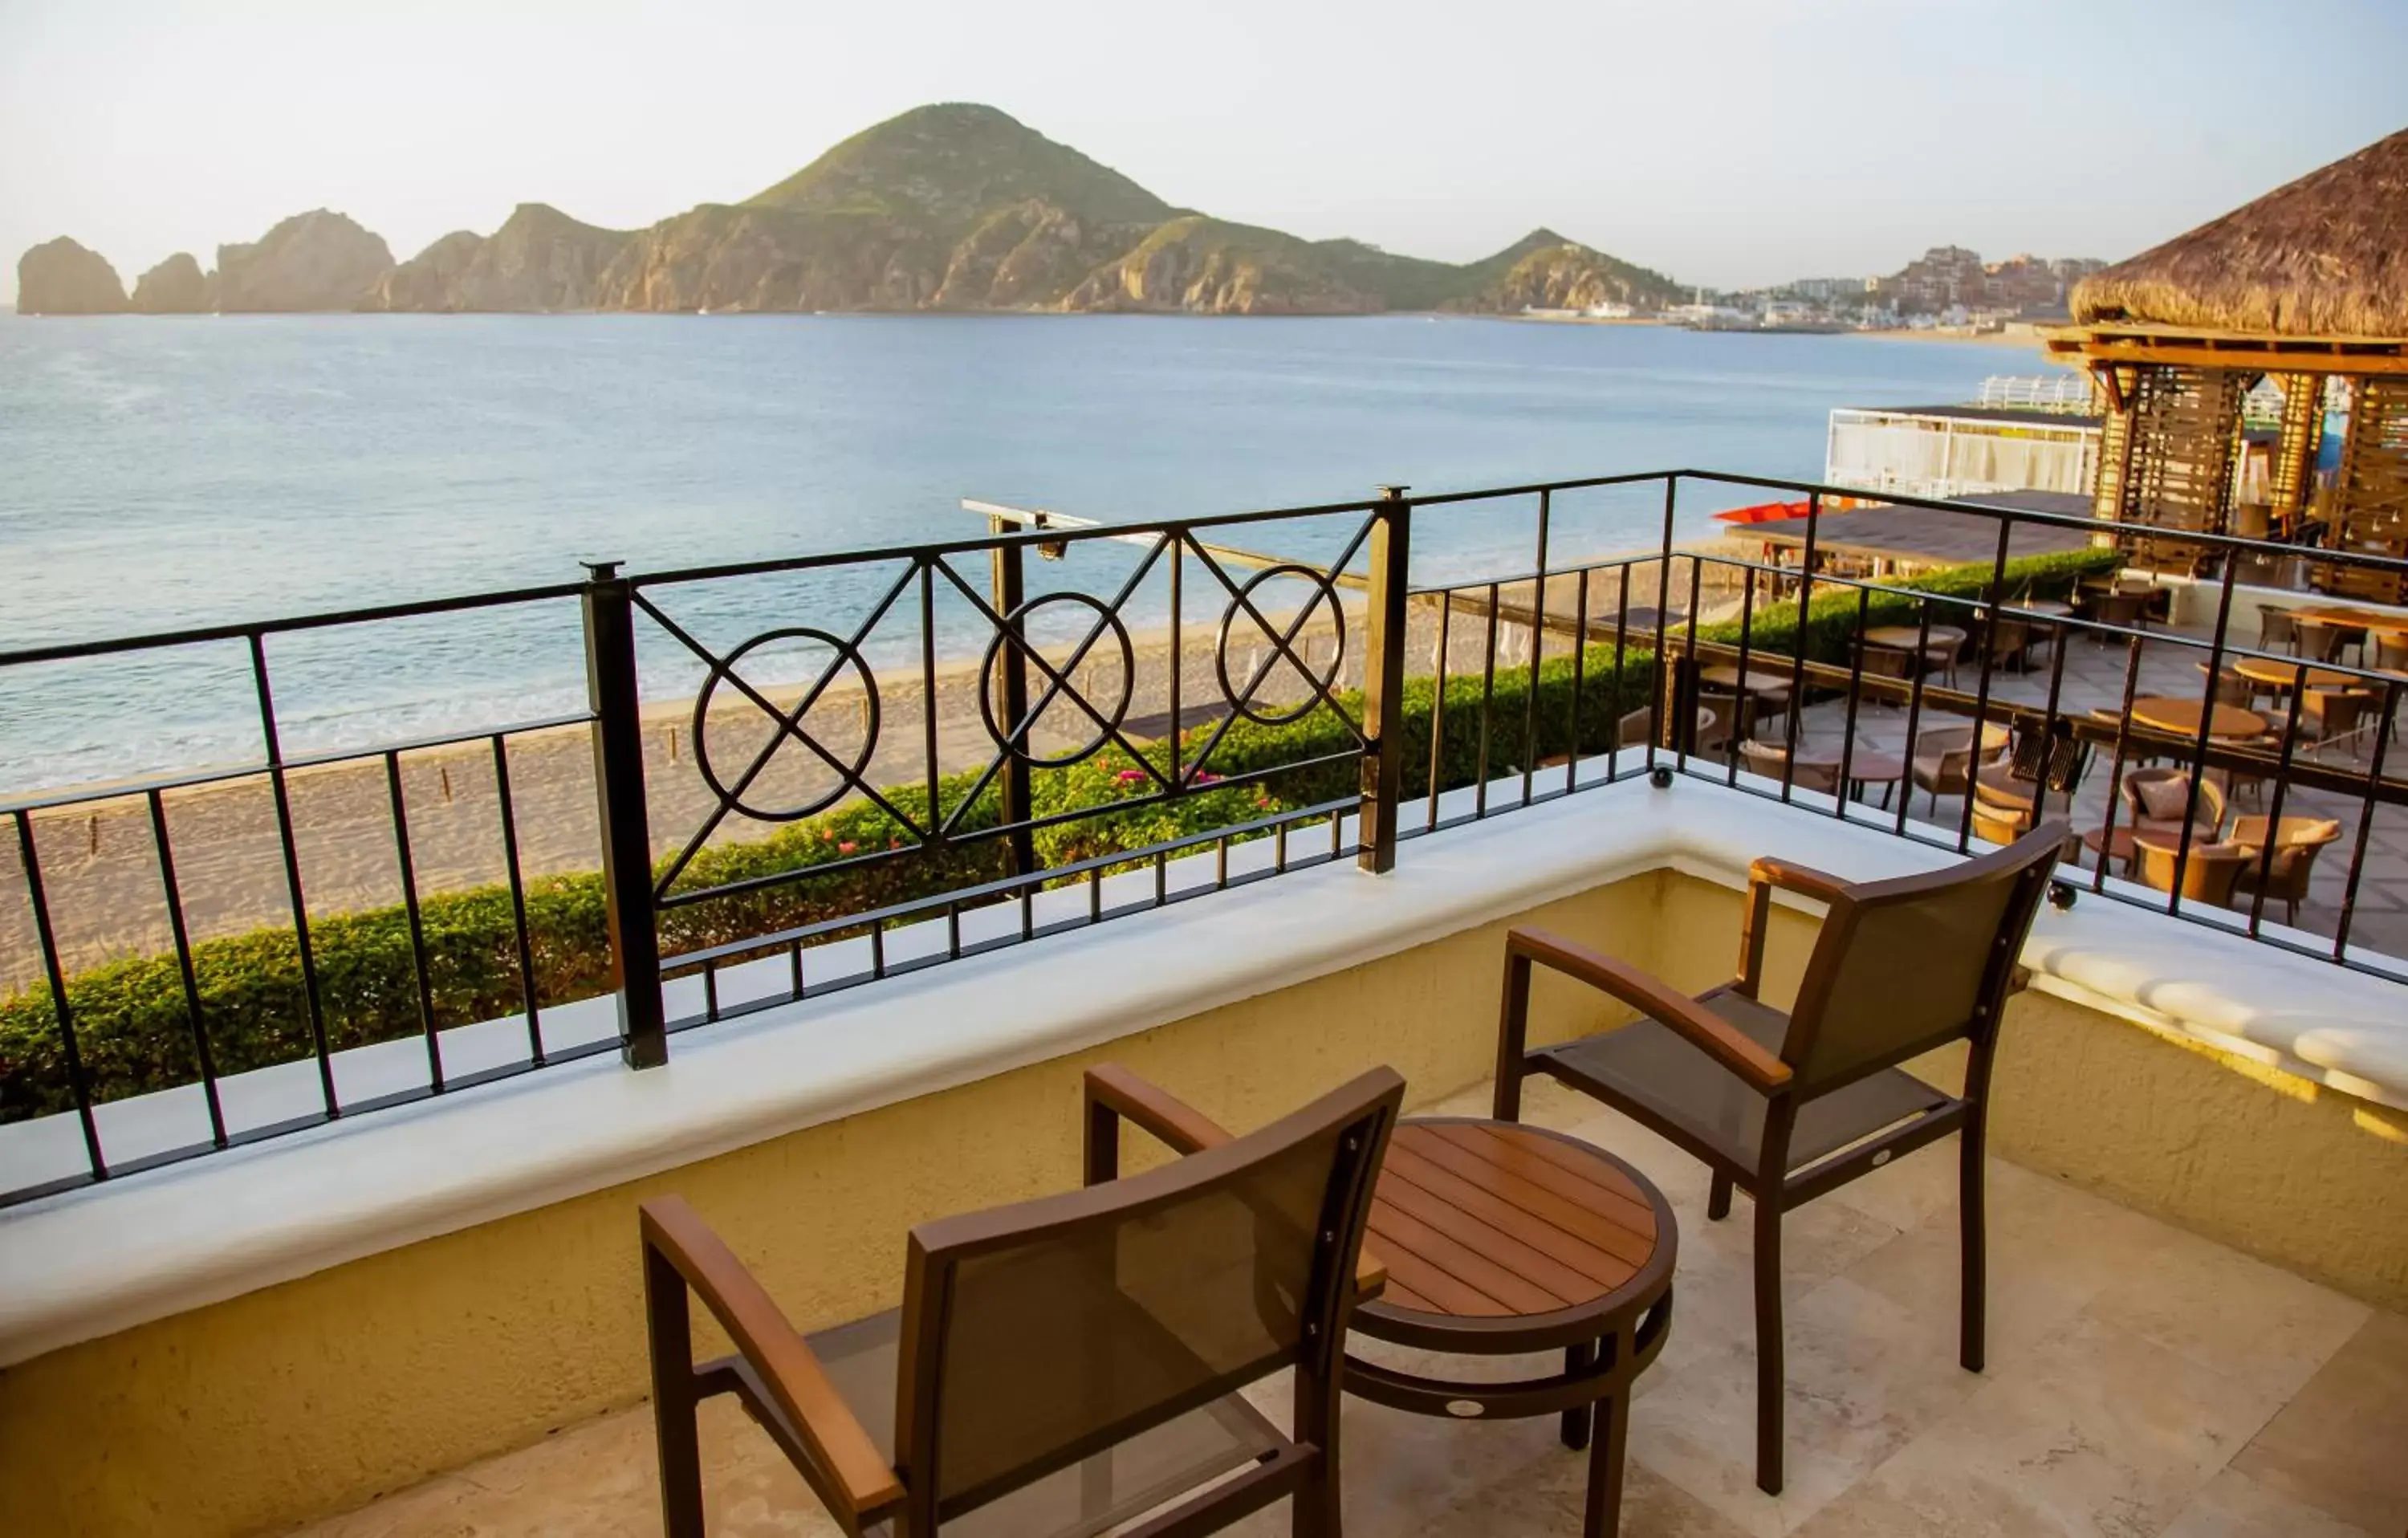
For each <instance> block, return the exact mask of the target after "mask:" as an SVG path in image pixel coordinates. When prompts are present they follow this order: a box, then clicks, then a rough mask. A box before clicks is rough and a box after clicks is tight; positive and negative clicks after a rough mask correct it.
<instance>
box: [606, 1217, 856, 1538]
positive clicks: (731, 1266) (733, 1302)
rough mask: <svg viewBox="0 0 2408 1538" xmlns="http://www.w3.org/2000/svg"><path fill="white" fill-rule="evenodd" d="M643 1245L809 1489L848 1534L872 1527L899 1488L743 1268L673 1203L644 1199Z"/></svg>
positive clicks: (798, 1337)
mask: <svg viewBox="0 0 2408 1538" xmlns="http://www.w3.org/2000/svg"><path fill="white" fill-rule="evenodd" d="M639 1211H640V1213H641V1215H642V1223H643V1232H644V1243H645V1245H646V1246H647V1247H649V1248H650V1249H652V1251H654V1252H655V1253H657V1254H658V1255H660V1256H661V1257H662V1258H664V1259H666V1260H667V1261H668V1262H669V1264H671V1265H672V1266H675V1267H676V1268H677V1272H678V1274H679V1275H680V1276H682V1277H683V1278H685V1285H686V1286H689V1287H691V1288H692V1289H693V1290H694V1294H695V1297H697V1298H700V1299H701V1300H702V1301H703V1306H704V1307H706V1308H708V1309H710V1313H711V1316H712V1317H713V1318H715V1319H717V1320H718V1321H719V1323H720V1326H721V1328H723V1329H724V1330H726V1331H727V1335H728V1338H729V1339H730V1340H732V1341H734V1342H735V1343H736V1350H737V1353H738V1356H739V1357H740V1358H742V1359H743V1361H744V1362H745V1363H746V1364H747V1365H749V1366H750V1367H751V1368H752V1369H753V1373H755V1374H756V1375H757V1376H758V1378H759V1380H760V1384H761V1387H762V1388H763V1389H765V1390H766V1391H767V1395H768V1398H769V1401H770V1404H771V1406H772V1407H773V1408H774V1409H776V1410H777V1411H778V1412H779V1413H780V1415H781V1416H783V1417H784V1418H785V1420H786V1422H787V1423H788V1424H789V1425H790V1426H791V1427H792V1428H793V1429H794V1431H795V1434H796V1438H797V1440H798V1441H799V1442H800V1443H801V1444H802V1450H803V1451H804V1452H805V1453H807V1454H808V1455H809V1456H810V1459H811V1462H812V1463H813V1464H814V1465H815V1466H816V1467H815V1468H814V1469H812V1470H810V1471H809V1472H810V1473H816V1474H818V1475H819V1476H820V1477H819V1478H817V1479H814V1480H812V1481H811V1484H812V1486H813V1488H816V1489H818V1490H819V1493H820V1494H821V1496H822V1497H823V1498H824V1499H826V1500H828V1501H829V1502H831V1504H838V1505H841V1506H842V1507H844V1508H845V1509H844V1510H841V1511H839V1512H838V1513H837V1514H836V1515H838V1516H839V1517H842V1518H844V1519H846V1526H847V1528H848V1529H849V1530H853V1531H857V1530H858V1529H859V1528H860V1527H861V1526H862V1525H863V1524H864V1523H867V1522H872V1521H875V1520H877V1519H878V1518H879V1517H880V1516H882V1515H884V1514H885V1512H886V1511H887V1510H888V1509H889V1508H891V1507H893V1506H896V1505H897V1504H899V1503H900V1502H902V1500H903V1485H902V1481H901V1480H899V1479H897V1478H896V1474H895V1471H894V1470H893V1469H891V1468H889V1467H888V1466H887V1463H886V1459H883V1458H882V1457H880V1456H879V1452H878V1445H877V1444H876V1443H875V1442H873V1441H871V1440H870V1435H869V1432H868V1430H867V1429H865V1428H864V1427H863V1426H862V1424H861V1421H860V1419H859V1417H858V1416H854V1415H853V1407H852V1406H851V1405H849V1404H847V1403H846V1402H845V1401H844V1396H843V1395H841V1394H839V1393H838V1392H837V1389H836V1385H835V1384H833V1383H831V1382H829V1381H828V1375H827V1372H826V1370H825V1369H824V1368H823V1367H822V1366H821V1365H820V1361H819V1358H817V1357H815V1356H813V1355H812V1354H811V1348H810V1344H808V1343H806V1342H805V1341H804V1339H803V1337H802V1336H801V1335H800V1334H799V1333H797V1332H796V1330H795V1327H794V1326H793V1325H792V1324H789V1323H788V1322H787V1320H786V1315H785V1314H784V1312H783V1311H782V1310H781V1309H780V1308H779V1307H778V1305H777V1303H776V1301H774V1300H772V1299H771V1298H770V1296H769V1295H768V1293H767V1292H766V1291H764V1290H763V1289H762V1286H761V1284H760V1283H759V1282H757V1281H755V1280H754V1279H753V1273H752V1272H749V1271H747V1270H746V1269H745V1268H744V1263H743V1262H742V1261H741V1260H738V1259H737V1258H736V1255H735V1253H734V1252H733V1251H731V1250H730V1249H728V1247H727V1246H726V1244H724V1243H722V1242H721V1240H720V1238H719V1235H717V1234H716V1233H713V1232H712V1231H711V1229H710V1225H708V1224H706V1223H705V1222H703V1220H702V1219H701V1217H700V1216H699V1215H696V1214H695V1210H694V1209H693V1208H692V1207H689V1206H687V1205H686V1204H685V1201H684V1200H683V1199H682V1198H680V1197H674V1196H667V1197H659V1198H656V1199H654V1200H651V1201H647V1202H644V1203H643V1204H642V1206H641V1208H640V1209H639Z"/></svg>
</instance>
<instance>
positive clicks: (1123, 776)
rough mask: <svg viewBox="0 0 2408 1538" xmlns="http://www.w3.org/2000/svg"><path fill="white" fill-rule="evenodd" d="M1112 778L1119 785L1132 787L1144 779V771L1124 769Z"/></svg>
mask: <svg viewBox="0 0 2408 1538" xmlns="http://www.w3.org/2000/svg"><path fill="white" fill-rule="evenodd" d="M1112 778H1113V780H1115V781H1117V782H1118V783H1121V784H1124V785H1132V784H1136V783H1139V782H1140V781H1141V780H1143V779H1144V778H1145V770H1143V769H1123V770H1121V771H1120V772H1119V773H1118V774H1115V775H1113V776H1112Z"/></svg>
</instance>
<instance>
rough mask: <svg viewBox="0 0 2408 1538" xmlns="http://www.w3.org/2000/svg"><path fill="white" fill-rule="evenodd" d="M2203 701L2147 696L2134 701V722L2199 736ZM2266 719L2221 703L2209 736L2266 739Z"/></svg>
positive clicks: (2175, 732)
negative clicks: (2263, 737) (2264, 737)
mask: <svg viewBox="0 0 2408 1538" xmlns="http://www.w3.org/2000/svg"><path fill="white" fill-rule="evenodd" d="M2200 704H2201V702H2200V701H2199V700H2196V699H2175V698H2172V697H2168V696H2165V695H2143V696H2142V697H2140V698H2138V699H2136V700H2134V701H2132V719H2133V721H2134V722H2136V723H2138V724H2139V725H2141V726H2154V727H2156V728H2157V730H2158V731H2161V732H2171V733H2173V734H2174V735H2175V736H2177V737H2196V736H2198V735H2199V723H2200ZM2265 733H2266V718H2265V717H2264V716H2262V715H2259V714H2258V713H2257V712H2256V711H2244V710H2243V709H2242V708H2241V707H2240V706H2238V705H2223V704H2219V705H2217V706H2216V707H2215V713H2214V715H2212V716H2210V717H2209V718H2208V726H2207V735H2208V736H2209V737H2211V738H2226V739H2230V738H2239V737H2262V736H2264V735H2265Z"/></svg>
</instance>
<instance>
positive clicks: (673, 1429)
mask: <svg viewBox="0 0 2408 1538" xmlns="http://www.w3.org/2000/svg"><path fill="white" fill-rule="evenodd" d="M644 1315H645V1330H646V1334H647V1336H648V1338H649V1339H648V1344H649V1345H650V1347H651V1355H652V1435H653V1438H654V1442H655V1445H656V1447H657V1449H658V1452H659V1456H660V1475H661V1531H662V1532H664V1533H665V1534H667V1538H703V1521H702V1444H701V1438H700V1435H699V1430H698V1428H697V1425H696V1422H695V1391H694V1367H693V1362H694V1336H693V1332H692V1328H691V1325H690V1322H689V1317H688V1315H687V1313H686V1295H685V1279H684V1278H683V1277H682V1276H681V1275H679V1274H678V1271H677V1268H676V1267H675V1266H673V1265H671V1264H670V1263H669V1261H668V1259H667V1257H665V1256H663V1255H662V1254H661V1253H660V1252H659V1251H657V1250H655V1249H653V1248H652V1246H651V1245H649V1244H647V1245H646V1246H644Z"/></svg>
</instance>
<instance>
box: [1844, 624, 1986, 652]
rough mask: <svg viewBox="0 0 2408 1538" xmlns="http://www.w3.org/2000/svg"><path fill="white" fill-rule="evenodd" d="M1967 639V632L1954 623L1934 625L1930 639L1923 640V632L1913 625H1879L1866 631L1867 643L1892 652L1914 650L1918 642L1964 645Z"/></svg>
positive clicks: (1936, 644) (1924, 643) (1927, 644)
mask: <svg viewBox="0 0 2408 1538" xmlns="http://www.w3.org/2000/svg"><path fill="white" fill-rule="evenodd" d="M1966 639H1967V636H1966V632H1964V631H1962V630H1959V629H1958V628H1957V626H1955V625H1933V626H1932V627H1931V636H1930V639H1929V640H1922V632H1920V631H1918V630H1917V629H1915V627H1914V625H1874V626H1873V627H1872V628H1871V629H1870V630H1868V631H1866V632H1865V644H1866V645H1868V646H1879V647H1883V648H1885V649H1886V650H1888V651H1892V652H1912V651H1914V649H1915V647H1916V645H1917V644H1918V643H1920V644H1922V645H1926V646H1962V645H1964V644H1965V641H1966Z"/></svg>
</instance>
